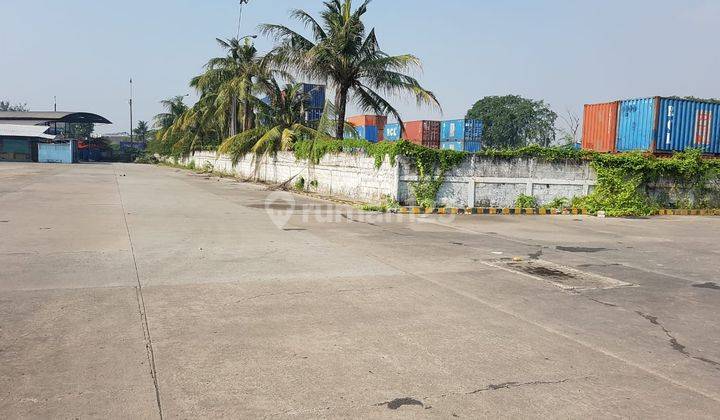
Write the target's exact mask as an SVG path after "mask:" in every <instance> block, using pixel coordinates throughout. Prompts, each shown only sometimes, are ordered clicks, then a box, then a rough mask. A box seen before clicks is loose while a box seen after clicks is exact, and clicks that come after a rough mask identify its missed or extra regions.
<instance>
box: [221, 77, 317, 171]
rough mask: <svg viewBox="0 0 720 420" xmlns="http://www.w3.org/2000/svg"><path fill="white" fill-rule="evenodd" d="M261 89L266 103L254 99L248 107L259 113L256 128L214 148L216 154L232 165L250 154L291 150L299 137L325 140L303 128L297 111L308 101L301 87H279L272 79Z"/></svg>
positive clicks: (303, 123) (312, 131) (300, 114)
mask: <svg viewBox="0 0 720 420" xmlns="http://www.w3.org/2000/svg"><path fill="white" fill-rule="evenodd" d="M264 87H265V92H266V93H267V95H268V97H269V98H270V104H266V103H263V102H262V101H258V100H257V99H255V101H254V103H253V104H252V105H254V106H255V107H257V109H258V110H259V115H258V122H259V124H258V126H257V127H255V128H251V129H249V130H246V131H244V132H242V133H240V134H237V135H235V136H232V137H229V138H228V139H226V140H225V141H224V142H223V143H222V144H221V145H220V147H219V148H218V152H219V153H223V154H227V155H229V156H230V157H231V158H232V161H233V163H234V164H237V162H238V161H239V160H240V159H241V158H242V157H244V156H245V155H247V154H250V153H254V154H255V155H258V156H261V155H265V156H267V155H274V154H276V153H277V152H279V151H281V150H291V149H292V147H293V145H294V144H295V142H296V141H298V140H300V139H302V138H318V137H325V138H328V136H327V135H324V134H323V133H321V132H319V131H317V130H315V129H313V128H310V127H308V126H307V125H306V123H305V121H304V116H303V115H302V112H301V111H302V109H303V104H304V103H305V102H306V101H307V100H308V99H309V98H308V95H307V94H306V93H304V92H303V89H302V85H301V84H288V85H286V86H285V87H284V88H283V87H281V86H280V85H279V84H278V83H277V81H275V80H274V79H273V80H268V81H266V82H265V83H264Z"/></svg>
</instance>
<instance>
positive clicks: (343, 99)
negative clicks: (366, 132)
mask: <svg viewBox="0 0 720 420" xmlns="http://www.w3.org/2000/svg"><path fill="white" fill-rule="evenodd" d="M349 90H350V89H349V88H346V87H344V86H341V87H339V88H338V91H337V93H336V95H335V107H336V108H337V128H336V130H335V137H336V138H337V139H338V140H341V139H342V138H343V137H345V113H346V112H347V97H348V91H349Z"/></svg>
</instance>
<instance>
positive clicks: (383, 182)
mask: <svg viewBox="0 0 720 420" xmlns="http://www.w3.org/2000/svg"><path fill="white" fill-rule="evenodd" d="M190 160H194V161H195V166H196V167H197V168H202V167H203V166H204V165H205V164H206V163H208V162H209V163H210V164H211V165H212V166H213V168H214V170H216V171H223V172H228V173H235V174H237V175H238V176H239V177H241V178H246V179H252V180H258V181H262V182H269V183H273V184H280V183H284V182H287V181H288V180H290V179H292V181H290V186H292V185H293V184H294V183H295V181H296V180H297V179H299V178H300V177H303V178H304V179H305V184H306V186H307V187H308V188H310V187H309V184H310V182H311V181H317V183H318V186H317V188H310V190H311V191H314V192H318V193H320V194H323V195H328V196H334V197H340V198H349V199H352V200H358V201H365V202H380V201H382V200H383V196H386V195H389V196H392V197H397V185H398V166H397V165H395V166H393V165H391V164H390V162H389V159H387V158H386V159H385V162H383V164H382V165H381V166H380V168H376V167H375V158H372V157H369V156H367V155H365V154H347V153H341V154H338V155H327V156H325V157H324V158H323V159H322V160H321V161H320V163H319V164H317V165H310V164H308V162H307V161H305V160H297V159H295V155H294V154H293V153H292V152H280V153H278V154H277V156H276V157H274V158H272V157H270V158H264V159H262V161H261V162H259V164H256V162H255V157H254V156H250V155H248V156H246V157H245V158H244V159H242V160H241V161H240V162H238V164H237V165H236V166H234V167H233V165H232V162H231V161H230V159H229V158H227V157H226V156H217V154H216V153H215V152H196V153H195V154H194V155H193V157H191V158H189V159H188V161H190Z"/></svg>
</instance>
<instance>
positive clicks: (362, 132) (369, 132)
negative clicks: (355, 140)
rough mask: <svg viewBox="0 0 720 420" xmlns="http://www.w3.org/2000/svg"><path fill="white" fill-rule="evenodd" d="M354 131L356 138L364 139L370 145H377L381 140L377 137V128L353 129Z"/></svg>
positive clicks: (370, 126) (372, 126)
mask: <svg viewBox="0 0 720 420" xmlns="http://www.w3.org/2000/svg"><path fill="white" fill-rule="evenodd" d="M355 129H356V130H357V132H358V136H359V137H360V138H361V139H365V140H367V141H369V142H371V143H377V142H378V141H381V140H382V139H381V138H380V136H379V135H378V134H379V133H378V128H377V127H376V126H374V125H365V126H361V127H355Z"/></svg>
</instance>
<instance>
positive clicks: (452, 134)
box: [440, 120, 465, 142]
mask: <svg viewBox="0 0 720 420" xmlns="http://www.w3.org/2000/svg"><path fill="white" fill-rule="evenodd" d="M464 138H465V120H447V121H443V122H442V123H440V141H441V142H443V141H462V140H463V139H464Z"/></svg>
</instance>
